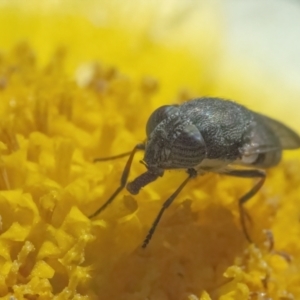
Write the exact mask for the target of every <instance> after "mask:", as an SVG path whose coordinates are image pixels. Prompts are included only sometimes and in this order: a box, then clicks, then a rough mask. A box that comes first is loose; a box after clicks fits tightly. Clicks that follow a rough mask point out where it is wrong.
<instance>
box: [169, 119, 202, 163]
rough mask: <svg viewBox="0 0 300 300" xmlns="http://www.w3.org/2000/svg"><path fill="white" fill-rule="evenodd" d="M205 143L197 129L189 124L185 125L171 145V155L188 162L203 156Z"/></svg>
mask: <svg viewBox="0 0 300 300" xmlns="http://www.w3.org/2000/svg"><path fill="white" fill-rule="evenodd" d="M205 153H206V145H205V142H204V139H203V137H202V135H201V133H200V131H199V129H198V128H197V127H196V126H194V125H192V124H190V125H186V126H185V127H184V128H183V130H182V132H181V133H180V134H179V135H178V137H177V138H176V140H175V141H174V143H173V145H172V157H173V159H174V160H178V162H180V163H182V162H183V163H185V164H187V165H188V164H189V163H191V162H194V161H198V160H199V158H203V157H204V155H205Z"/></svg>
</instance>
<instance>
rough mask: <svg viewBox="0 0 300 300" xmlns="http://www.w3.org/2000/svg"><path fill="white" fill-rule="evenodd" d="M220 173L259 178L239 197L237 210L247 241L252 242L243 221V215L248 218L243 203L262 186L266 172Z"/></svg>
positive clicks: (228, 171)
mask: <svg viewBox="0 0 300 300" xmlns="http://www.w3.org/2000/svg"><path fill="white" fill-rule="evenodd" d="M222 174H224V175H229V176H234V177H242V178H259V180H258V182H257V183H256V184H255V185H254V187H253V188H252V189H251V190H250V191H249V192H248V193H246V194H245V195H244V196H243V197H241V198H240V199H239V211H240V218H241V225H242V229H243V232H244V234H245V237H246V239H247V240H248V242H249V243H252V240H251V238H250V235H249V233H248V231H247V227H246V222H245V216H246V217H247V218H248V219H249V215H248V213H247V212H246V210H245V208H244V204H245V203H246V202H247V201H248V200H249V199H250V198H252V197H253V196H254V195H255V194H256V193H257V192H258V191H259V190H260V188H261V187H262V186H263V184H264V182H265V180H266V173H265V172H264V171H262V170H227V171H225V172H222Z"/></svg>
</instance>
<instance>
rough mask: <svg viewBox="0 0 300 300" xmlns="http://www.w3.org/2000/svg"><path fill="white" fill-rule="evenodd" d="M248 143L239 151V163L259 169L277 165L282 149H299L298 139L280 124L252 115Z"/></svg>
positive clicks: (255, 114)
mask: <svg viewBox="0 0 300 300" xmlns="http://www.w3.org/2000/svg"><path fill="white" fill-rule="evenodd" d="M253 117H254V118H253V126H252V129H251V133H250V137H251V138H250V141H249V142H248V143H246V144H245V145H244V147H243V148H242V149H241V160H240V163H242V164H244V165H252V166H257V167H260V168H269V167H273V166H275V165H277V164H278V163H279V161H280V159H281V153H282V150H284V149H296V148H300V137H299V136H298V134H297V133H295V132H294V131H293V130H291V129H289V128H288V127H286V126H285V125H283V124H282V123H280V122H278V121H275V120H273V119H271V118H268V117H266V116H264V115H261V114H258V113H254V115H253Z"/></svg>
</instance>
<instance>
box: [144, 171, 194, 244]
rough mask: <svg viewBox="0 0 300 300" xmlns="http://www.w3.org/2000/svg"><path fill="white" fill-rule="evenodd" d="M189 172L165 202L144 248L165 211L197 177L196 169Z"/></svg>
mask: <svg viewBox="0 0 300 300" xmlns="http://www.w3.org/2000/svg"><path fill="white" fill-rule="evenodd" d="M187 172H188V174H189V176H188V177H187V178H186V179H185V180H184V181H183V182H182V183H181V185H180V186H179V187H178V188H177V190H176V191H175V192H174V193H173V194H172V195H171V196H170V197H169V198H168V199H167V200H166V201H165V203H164V204H163V206H162V208H161V209H160V211H159V213H158V215H157V217H156V218H155V220H154V222H153V223H152V226H151V228H150V230H149V232H148V234H147V236H146V238H145V240H144V242H143V245H142V248H146V247H147V245H148V243H149V242H150V240H151V238H152V235H153V233H154V231H155V229H156V227H157V225H158V223H159V221H160V219H161V217H162V215H163V213H164V211H165V210H166V209H167V208H168V207H169V206H170V205H171V204H172V203H173V201H174V199H175V198H176V197H177V196H178V194H179V193H180V192H181V190H182V189H183V188H184V187H185V186H186V184H187V183H188V182H189V181H190V179H191V178H194V177H196V176H197V171H196V170H195V169H188V170H187Z"/></svg>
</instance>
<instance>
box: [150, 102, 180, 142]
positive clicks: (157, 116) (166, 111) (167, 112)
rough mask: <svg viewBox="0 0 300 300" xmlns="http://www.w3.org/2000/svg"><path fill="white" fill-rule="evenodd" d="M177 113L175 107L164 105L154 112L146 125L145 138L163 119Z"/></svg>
mask: <svg viewBox="0 0 300 300" xmlns="http://www.w3.org/2000/svg"><path fill="white" fill-rule="evenodd" d="M176 112H178V108H177V105H164V106H161V107H159V108H158V109H157V110H155V111H154V112H153V113H152V115H151V116H150V118H149V119H148V122H147V125H146V133H147V136H148V137H149V135H150V134H151V132H152V131H153V130H154V129H155V127H156V126H157V125H158V124H159V123H160V122H161V121H162V120H164V119H166V118H168V117H170V116H172V115H174V114H175V113H176Z"/></svg>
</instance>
